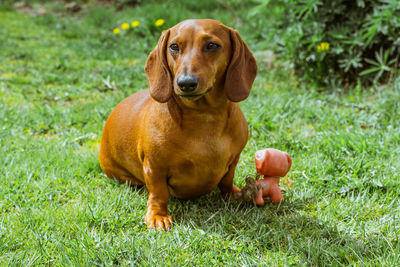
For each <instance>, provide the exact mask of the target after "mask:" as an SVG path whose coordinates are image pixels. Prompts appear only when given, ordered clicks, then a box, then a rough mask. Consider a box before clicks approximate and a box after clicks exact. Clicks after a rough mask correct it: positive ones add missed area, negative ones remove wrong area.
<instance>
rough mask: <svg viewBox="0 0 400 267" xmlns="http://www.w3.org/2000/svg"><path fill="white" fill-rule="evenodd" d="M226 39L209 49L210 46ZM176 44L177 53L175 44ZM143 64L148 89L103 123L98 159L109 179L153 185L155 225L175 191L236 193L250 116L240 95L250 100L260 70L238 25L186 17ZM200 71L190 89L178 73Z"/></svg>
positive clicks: (149, 216)
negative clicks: (183, 86) (241, 105)
mask: <svg viewBox="0 0 400 267" xmlns="http://www.w3.org/2000/svg"><path fill="white" fill-rule="evenodd" d="M209 42H214V43H217V44H219V45H220V47H219V49H218V50H216V51H212V52H210V51H205V48H204V47H205V45H207V43H209ZM172 43H175V44H177V45H178V46H179V48H180V51H179V53H176V52H173V51H171V50H170V49H169V46H170V45H171V44H172ZM145 71H146V75H147V79H148V82H149V90H145V91H141V92H139V93H136V94H134V95H132V96H130V97H128V98H126V99H125V100H123V101H122V102H121V103H120V104H118V105H117V107H116V108H115V109H114V110H113V111H112V112H111V114H110V116H109V117H108V119H107V121H106V124H105V126H104V131H103V137H102V140H101V147H100V153H99V160H100V165H101V168H102V169H103V171H104V172H105V174H106V175H107V176H108V177H109V178H112V179H113V178H116V179H118V180H119V181H121V182H128V183H130V184H132V185H146V187H147V189H148V191H149V198H148V209H147V213H146V217H145V221H146V224H147V226H148V227H149V228H152V227H156V228H157V229H169V228H170V227H171V224H172V218H171V216H170V215H169V214H168V209H167V203H168V199H169V197H170V195H172V196H175V197H178V198H183V199H189V198H195V197H198V196H201V195H204V194H207V193H209V192H211V191H213V190H214V189H215V188H216V187H217V186H218V187H219V188H220V190H221V193H222V194H223V195H229V194H236V193H238V192H239V189H238V188H237V187H236V186H234V185H233V178H234V173H235V168H236V165H237V163H238V160H239V156H240V153H241V151H242V150H243V148H244V146H245V145H246V143H247V138H248V129H247V122H246V119H245V118H244V116H243V113H242V111H241V109H240V108H239V105H238V104H237V103H236V102H239V101H242V100H244V99H246V98H247V97H248V95H249V93H250V89H251V86H252V84H253V81H254V78H255V76H256V73H257V65H256V62H255V59H254V57H253V55H252V54H251V52H250V51H249V49H248V48H247V46H246V44H245V43H244V42H243V40H242V39H241V38H240V36H239V34H238V33H237V31H235V30H232V29H230V28H228V27H226V26H224V25H223V24H222V23H220V22H217V21H214V20H209V19H205V20H186V21H183V22H181V23H179V24H177V25H176V26H174V27H172V28H171V29H169V30H167V31H164V32H163V34H162V36H161V37H160V39H159V42H158V44H157V46H156V48H155V49H154V50H153V51H152V52H151V53H150V55H149V57H148V59H147V62H146V66H145ZM182 74H185V75H186V74H190V75H196V76H197V77H198V86H197V88H196V89H195V90H194V92H192V93H191V95H188V94H187V93H185V92H183V91H182V90H180V88H179V86H178V85H177V77H179V75H182Z"/></svg>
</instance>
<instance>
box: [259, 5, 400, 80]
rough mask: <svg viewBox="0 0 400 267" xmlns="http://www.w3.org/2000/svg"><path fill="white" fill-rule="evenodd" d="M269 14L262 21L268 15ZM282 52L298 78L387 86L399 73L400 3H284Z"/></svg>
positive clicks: (265, 10) (280, 36) (279, 22)
mask: <svg viewBox="0 0 400 267" xmlns="http://www.w3.org/2000/svg"><path fill="white" fill-rule="evenodd" d="M258 2H259V3H260V5H259V7H262V6H263V5H264V6H265V8H263V9H262V11H260V15H262V13H264V15H266V14H265V13H266V12H268V10H269V7H268V5H266V4H265V3H269V1H268V0H267V1H265V0H263V1H258ZM275 4H276V5H281V6H282V7H284V8H285V9H284V10H285V11H283V12H282V19H280V20H279V21H278V22H277V24H278V25H277V27H278V28H279V29H281V31H280V32H279V34H278V35H279V38H280V40H279V41H280V43H281V45H282V46H281V48H282V49H283V50H284V51H283V52H284V53H287V54H288V55H289V57H290V58H292V59H293V60H294V65H295V70H296V73H297V74H298V75H300V76H302V77H304V78H306V79H312V80H316V81H318V82H320V83H322V84H330V85H332V84H341V85H353V84H355V83H357V82H361V83H362V84H371V83H376V82H387V81H388V80H389V79H390V78H392V76H393V75H394V74H395V72H396V70H398V68H399V55H400V34H399V33H400V1H398V0H380V1H376V0H357V1H348V0H334V1H324V0H295V1H289V0H282V1H279V2H275Z"/></svg>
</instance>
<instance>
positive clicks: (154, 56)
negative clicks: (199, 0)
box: [145, 19, 257, 103]
mask: <svg viewBox="0 0 400 267" xmlns="http://www.w3.org/2000/svg"><path fill="white" fill-rule="evenodd" d="M145 71H146V75H147V80H148V82H149V88H150V94H151V96H152V97H153V98H154V99H155V100H156V101H158V102H162V103H164V102H167V101H168V100H169V99H170V98H171V96H172V94H176V95H177V96H179V97H182V98H184V99H186V100H192V101H196V100H198V99H200V98H202V97H203V96H204V95H206V94H207V93H208V92H210V91H211V90H213V89H215V90H221V89H222V90H225V94H226V97H227V98H228V99H229V100H230V101H232V102H239V101H242V100H244V99H246V98H247V97H248V95H249V93H250V89H251V86H252V84H253V81H254V79H255V77H256V74H257V64H256V61H255V59H254V57H253V55H252V53H251V52H250V50H249V49H248V47H247V45H246V44H245V43H244V41H243V40H242V38H241V37H240V35H239V33H238V32H237V31H235V30H232V29H231V28H229V27H226V26H225V25H223V24H222V23H220V22H218V21H215V20H210V19H201V20H185V21H183V22H181V23H179V24H177V25H176V26H174V27H172V28H171V29H169V30H166V31H164V32H163V33H162V35H161V37H160V39H159V41H158V44H157V46H156V48H155V49H154V50H153V51H152V52H151V53H150V55H149V57H148V58H147V61H146V66H145Z"/></svg>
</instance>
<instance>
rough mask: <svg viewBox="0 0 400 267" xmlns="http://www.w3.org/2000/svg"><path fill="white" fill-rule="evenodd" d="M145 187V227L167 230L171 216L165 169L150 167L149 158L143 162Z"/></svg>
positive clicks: (169, 226)
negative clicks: (147, 195)
mask: <svg viewBox="0 0 400 267" xmlns="http://www.w3.org/2000/svg"><path fill="white" fill-rule="evenodd" d="M143 169H144V176H145V181H146V187H147V190H148V191H149V198H148V201H147V213H146V218H145V222H146V224H147V228H149V229H150V228H154V227H155V228H156V229H157V230H168V229H170V228H171V224H172V217H171V216H170V215H169V214H168V199H169V195H170V194H169V191H168V186H167V171H166V170H159V169H153V168H151V164H150V163H149V160H145V161H144V163H143Z"/></svg>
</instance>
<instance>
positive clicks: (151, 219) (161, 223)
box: [145, 211, 172, 231]
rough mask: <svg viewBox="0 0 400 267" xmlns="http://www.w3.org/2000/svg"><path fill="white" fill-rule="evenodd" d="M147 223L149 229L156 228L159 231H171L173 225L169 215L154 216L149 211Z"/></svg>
mask: <svg viewBox="0 0 400 267" xmlns="http://www.w3.org/2000/svg"><path fill="white" fill-rule="evenodd" d="M145 222H146V224H147V228H148V229H151V228H156V229H157V231H160V230H169V229H171V225H172V217H171V215H169V214H166V215H157V214H152V212H151V211H147V214H146V218H145Z"/></svg>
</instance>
